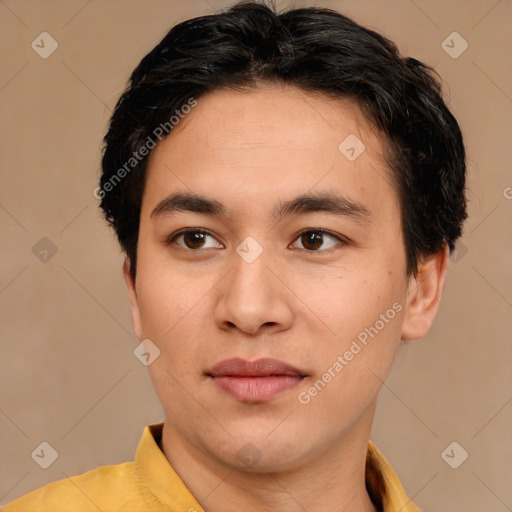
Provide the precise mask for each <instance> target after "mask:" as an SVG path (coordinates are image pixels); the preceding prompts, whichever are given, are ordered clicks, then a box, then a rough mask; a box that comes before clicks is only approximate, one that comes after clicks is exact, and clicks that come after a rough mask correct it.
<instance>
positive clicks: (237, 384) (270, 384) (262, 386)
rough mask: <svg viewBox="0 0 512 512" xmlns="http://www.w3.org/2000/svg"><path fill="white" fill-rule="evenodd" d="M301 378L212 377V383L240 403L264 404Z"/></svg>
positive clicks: (280, 376) (283, 376)
mask: <svg viewBox="0 0 512 512" xmlns="http://www.w3.org/2000/svg"><path fill="white" fill-rule="evenodd" d="M302 380H303V379H302V377H299V376H296V377H293V376H290V375H272V376H270V377H213V381H214V382H215V383H216V384H217V385H218V386H219V387H220V388H221V389H222V390H223V391H226V392H227V393H229V394H230V395H231V396H233V397H234V398H236V399H237V400H240V401H242V402H264V401H266V400H269V399H270V398H272V397H273V396H275V395H277V394H278V393H282V392H283V391H286V390H288V389H292V388H294V387H295V386H297V385H298V384H299V383H300V382H302Z"/></svg>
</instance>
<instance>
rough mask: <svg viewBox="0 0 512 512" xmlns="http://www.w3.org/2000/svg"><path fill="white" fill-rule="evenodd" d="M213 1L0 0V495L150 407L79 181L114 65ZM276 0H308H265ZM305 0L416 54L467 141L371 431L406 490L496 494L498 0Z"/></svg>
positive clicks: (101, 456)
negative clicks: (421, 325)
mask: <svg viewBox="0 0 512 512" xmlns="http://www.w3.org/2000/svg"><path fill="white" fill-rule="evenodd" d="M232 3H233V2H229V1H217V0H208V1H207V0H194V1H187V2H185V1H181V2H180V1H177V0H167V1H156V0H151V1H142V0H138V1H137V0H122V1H121V0H106V1H100V0H92V1H86V0H79V1H54V0H51V1H50V0H48V1H25V0H20V1H16V0H4V1H0V20H1V21H0V39H1V41H0V43H1V44H0V55H1V62H2V65H1V66H0V108H1V124H0V145H1V149H0V165H1V178H0V180H1V181H0V227H1V237H2V238H1V240H2V243H1V249H0V250H1V267H0V272H1V273H0V308H1V317H0V321H1V324H0V325H1V327H0V332H1V343H2V345H1V349H2V350H1V354H2V357H1V363H0V364H1V371H0V386H1V390H2V394H1V402H0V461H1V470H0V503H2V504H5V503H7V502H9V501H12V500H13V499H15V498H16V497H18V496H20V495H22V494H24V493H26V492H28V491H30V490H33V489H35V488H37V487H40V486H42V485H44V484H46V483H47V482H50V481H53V480H56V479H61V478H65V477H66V476H71V475H74V474H78V473H82V472H84V471H87V470H89V469H92V468H95V467H97V466H99V465H106V464H114V463H118V462H122V461H126V460H131V459H132V458H133V454H134V450H135V447H136V445H137V443H138V441H139V438H140V435H141V433H142V429H143V426H144V425H146V424H148V423H155V422H159V421H161V420H162V413H161V409H160V406H159V403H158V402H157V399H156V397H155V395H154V393H153V391H152V387H151V383H150V381H149V378H148V375H147V370H146V368H145V367H144V366H143V365H142V364H140V363H139V361H138V360H137V359H136V358H135V357H134V355H133V353H132V351H133V349H134V348H135V346H136V345H137V340H136V338H135V336H134V334H133V333H132V326H131V319H130V315H129V308H128V301H127V294H126V291H125V288H124V282H123V281H122V276H121V263H122V255H121V253H120V250H119V248H118V246H117V243H116V241H115V239H114V236H113V233H111V232H110V231H109V230H108V228H107V227H106V225H105V224H104V223H103V222H102V220H101V217H100V212H99V209H98V208H97V205H98V201H97V200H96V199H95V198H94V197H93V194H92V191H93V189H94V188H95V187H96V181H97V178H98V176H99V159H100V148H101V139H102V137H103V135H104V132H105V129H106V123H107V120H108V118H109V116H110V113H111V110H112V107H113V106H114V104H115V101H116V100H117V98H118V96H119V94H120V93H121V92H122V89H123V87H124V85H125V83H126V80H127V78H128V75H129V73H130V72H131V70H132V69H133V67H134V66H135V65H136V64H137V63H138V61H139V60H140V58H142V57H143V56H144V55H145V54H146V53H147V52H148V51H149V50H150V49H151V48H152V47H153V46H154V45H155V44H156V43H157V42H158V41H160V39H161V38H162V37H163V36H164V35H165V33H166V32H167V30H168V29H169V28H170V27H171V26H172V25H174V24H175V23H177V22H179V21H182V20H184V19H186V18H189V17H193V16H198V15H204V14H209V13H212V12H214V11H215V10H216V9H219V8H221V7H224V6H228V5H231V4H232ZM291 5H295V6H306V5H313V3H312V2H306V1H304V2H302V1H297V2H295V3H292V2H286V1H282V2H278V6H279V7H286V6H291ZM314 5H317V6H325V7H331V8H334V9H337V10H339V11H340V12H342V13H345V14H347V15H349V16H352V17H354V19H355V20H356V21H358V22H360V23H362V24H364V25H367V26H369V27H372V28H375V29H376V30H378V31H381V32H382V33H384V34H385V35H387V36H388V37H390V38H391V39H393V40H394V41H396V42H397V44H398V45H399V47H400V49H401V51H402V53H404V54H408V55H412V56H414V57H416V58H418V59H420V60H424V61H426V62H427V63H429V64H432V65H434V66H435V67H436V69H437V70H438V71H439V73H440V74H441V76H442V77H443V78H444V81H445V88H446V94H447V99H448V102H449V105H450V106H451V108H452V109H453V112H454V113H455V115H456V117H457V118H458V120H459V122H460V124H461V126H462V129H463V133H464V135H465V139H466V142H467V150H468V156H469V185H470V189H471V192H470V197H469V199H470V205H469V208H470V216H471V217H470V219H469V221H468V223H467V224H466V228H465V233H464V237H463V239H462V244H461V245H460V249H459V253H458V257H457V258H455V259H454V262H453V264H452V268H451V273H450V275H449V278H448V282H447V285H446V288H445V296H444V303H443V305H442V308H441V311H440V313H439V315H438V318H437V320H436V322H435V325H434V327H433V329H432V331H431V332H430V334H429V335H428V336H427V337H426V338H425V339H424V340H421V341H418V342H414V343H412V344H411V345H410V346H409V347H408V348H407V350H406V351H405V353H404V354H403V355H402V356H401V357H399V358H398V360H397V364H396V365H395V368H394V370H393V373H392V374H391V375H390V377H389V379H388V381H387V382H386V384H385V386H384V388H383V390H382V392H381V396H380V405H379V408H378V411H377V415H376V418H375V423H374V429H373V433H372V439H373V441H374V442H375V443H376V444H377V446H379V448H380V449H381V450H382V451H383V452H384V454H385V455H386V456H387V458H388V459H389V460H390V462H391V464H392V465H393V467H394V468H395V470H396V472H397V473H398V475H399V477H400V478H401V480H402V483H403V485H404V487H405V489H406V491H407V493H408V495H409V496H410V497H411V498H412V499H413V500H414V501H415V502H416V503H417V504H418V505H419V506H420V507H421V508H422V509H423V510H425V511H429V510H432V511H434V510H435V511H436V512H445V511H446V512H448V511H450V512H453V511H454V510H457V511H459V510H464V511H465V512H473V511H474V512H477V511H478V512H481V511H483V510H485V511H491V510H493V511H497V512H501V511H506V510H512V477H511V472H510V469H509V466H510V464H511V463H512V436H511V430H512V429H511V426H512V403H511V400H512V375H511V373H512V372H511V371H510V363H511V360H512V357H511V352H512V344H511V343H510V341H511V334H510V333H511V331H512V314H511V313H512V286H511V284H512V279H511V273H512V271H511V265H510V261H511V254H512V251H511V249H512V248H511V245H512V237H511V232H512V231H511V227H512V226H511V224H512V222H511V219H512V199H511V198H512V189H511V188H510V187H512V175H511V172H510V162H511V161H512V150H511V146H512V144H511V142H510V133H511V124H512V123H511V119H512V116H511V114H512V72H511V71H512V64H511V63H512V59H510V48H511V43H512V36H511V31H510V27H511V25H512V2H510V0H500V1H496V0H479V1H476V0H472V1H463V0H458V1H450V2H446V1H445V0H434V1H426V0H414V1H412V0H393V1H372V0H361V1H357V2H356V1H352V2H345V1H341V0H340V1H335V0H332V1H317V2H314ZM43 31H46V32H49V33H50V34H51V36H52V37H53V38H55V40H56V41H57V42H58V44H59V47H58V49H57V51H55V53H53V54H52V55H51V56H50V57H49V58H48V59H43V58H41V57H40V56H39V55H38V54H37V53H36V52H35V51H34V50H33V49H32V48H31V43H32V41H33V40H34V39H36V37H37V36H38V35H39V34H40V33H41V32H43ZM453 31H457V32H458V33H460V34H461V36H462V37H463V38H464V39H465V40H466V41H467V42H468V43H469V47H468V49H467V50H466V51H465V52H464V53H463V54H462V55H461V56H460V57H458V58H457V59H453V58H452V57H450V56H449V55H448V54H447V53H446V52H445V51H444V50H443V48H442V47H441V43H442V41H443V40H444V39H445V38H446V37H447V36H448V35H449V34H451V33H452V32H453ZM507 187H508V188H507ZM507 196H508V199H507ZM43 237H47V238H48V239H50V240H51V242H52V243H53V244H54V245H55V246H56V248H57V252H56V254H55V255H53V256H52V257H51V258H50V259H49V260H48V261H47V262H46V263H44V262H42V261H40V260H39V259H38V258H37V257H36V255H35V254H34V253H33V252H32V248H33V246H34V245H35V244H36V243H37V242H38V241H39V240H40V239H41V238H43ZM42 243H43V244H44V243H45V242H42ZM49 256H51V253H49ZM43 441H46V442H49V443H50V444H51V445H52V446H53V447H54V448H55V449H56V450H57V452H58V454H59V457H58V459H57V461H56V462H55V463H54V464H53V465H52V466H50V467H49V468H48V469H46V470H44V469H42V468H40V467H39V466H38V465H37V464H36V463H35V462H34V460H33V459H32V458H31V453H32V452H33V450H34V449H35V448H36V447H37V446H38V445H39V444H40V443H41V442H43ZM452 441H457V442H458V443H459V444H460V445H461V446H462V447H463V448H464V449H465V450H467V452H468V453H469V457H468V459H467V460H466V461H465V462H464V463H463V464H462V465H461V466H460V467H459V468H458V469H452V468H450V467H449V466H448V465H447V464H446V463H445V461H444V460H443V459H442V458H441V452H442V451H443V450H444V449H445V448H446V447H447V446H448V445H449V444H450V443H451V442H452ZM311 512H313V511H311Z"/></svg>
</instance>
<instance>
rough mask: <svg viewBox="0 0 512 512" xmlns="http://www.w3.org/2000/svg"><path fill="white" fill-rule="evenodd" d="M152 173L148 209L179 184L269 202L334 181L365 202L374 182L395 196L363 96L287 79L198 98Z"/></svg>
mask: <svg viewBox="0 0 512 512" xmlns="http://www.w3.org/2000/svg"><path fill="white" fill-rule="evenodd" d="M354 156H355V157H356V158H354ZM147 173H148V176H147V180H146V191H145V193H144V201H143V211H144V210H147V209H148V208H149V206H152V207H153V208H154V206H155V204H156V203H158V202H159V201H161V200H162V199H163V197H164V196H165V194H169V193H171V192H174V191H176V190H179V191H184V192H194V193H198V194H203V195H209V196H212V191H215V194H213V195H216V196H218V197H219V198H220V196H222V197H228V196H229V202H231V204H235V203H236V202H237V201H239V204H240V206H244V204H243V203H244V201H246V200H247V198H248V197H251V199H253V200H254V201H259V202H260V203H261V204H268V205H269V207H270V205H271V206H272V207H274V206H275V204H274V203H275V201H272V202H271V203H270V202H269V201H270V197H271V196H273V197H274V198H275V197H277V196H279V197H280V198H282V199H284V200H285V199H287V198H288V197H291V196H292V195H293V196H297V195H300V194H304V193H306V192H308V191H314V192H317V191H318V192H320V191H322V192H328V191H331V190H333V189H335V188H338V189H339V190H340V191H341V192H343V193H348V192H350V195H351V196H352V197H353V199H354V201H358V202H361V203H362V202H363V201H359V200H360V199H363V198H364V197H365V196H367V199H368V197H370V196H371V195H372V194H371V193H370V192H371V190H370V189H372V190H373V195H374V196H375V193H377V192H378V191H379V188H380V195H382V194H384V193H388V195H392V196H394V190H393V186H392V180H391V179H390V173H389V169H388V167H387V165H386V162H385V159H384V147H383V144H382V142H381V140H380V138H379V135H378V134H377V133H376V132H375V131H374V130H373V129H372V128H371V126H370V124H369V123H368V121H367V119H366V117H365V116H364V114H363V113H362V111H361V110H360V108H359V107H358V106H357V104H356V103H355V102H354V101H351V100H348V99H339V100H338V99H332V98H327V97H325V96H323V95H319V94H312V93H309V92H305V91H303V90H301V89H298V88H295V87H289V86H283V85H265V86H262V87H260V88H258V89H255V90H247V91H243V92H240V91H232V90H227V89H223V90H217V91H214V92H210V93H208V94H206V95H204V96H202V97H200V98H198V99H197V106H195V107H194V108H193V109H192V110H191V111H190V113H188V114H186V115H184V116H183V118H182V119H181V120H180V122H179V123H178V124H177V125H176V126H175V127H174V128H173V130H172V132H171V133H170V135H169V136H168V137H167V138H166V139H164V140H163V141H162V142H160V143H159V144H158V145H157V147H156V148H155V149H154V150H153V151H152V153H151V155H150V158H149V162H148V169H147ZM341 189H343V190H341ZM233 192H237V193H238V197H237V196H236V195H233ZM393 199H394V200H396V197H395V196H394V197H393ZM144 203H151V205H148V204H146V205H144ZM146 213H148V212H146Z"/></svg>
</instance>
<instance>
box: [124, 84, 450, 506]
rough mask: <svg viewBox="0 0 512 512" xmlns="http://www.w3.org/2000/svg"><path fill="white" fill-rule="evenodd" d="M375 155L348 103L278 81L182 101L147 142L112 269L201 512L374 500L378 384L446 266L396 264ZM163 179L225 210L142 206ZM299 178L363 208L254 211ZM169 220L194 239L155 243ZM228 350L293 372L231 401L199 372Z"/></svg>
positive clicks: (380, 151)
mask: <svg viewBox="0 0 512 512" xmlns="http://www.w3.org/2000/svg"><path fill="white" fill-rule="evenodd" d="M349 134H355V135H356V136H357V137H358V138H359V139H360V140H362V141H363V142H364V144H365V146H366V150H365V151H364V152H363V153H362V154H361V155H360V156H359V157H358V158H357V159H356V160H355V161H353V162H351V161H349V160H348V159H347V158H346V157H345V156H344V155H343V154H342V153H341V152H340V150H339V149H338V146H339V144H340V142H341V141H343V140H344V139H345V137H347V135H349ZM383 155H384V147H383V144H382V141H381V140H380V138H379V136H378V134H377V133H375V132H374V131H373V130H372V129H371V126H370V124H369V123H368V122H367V120H366V119H365V117H364V116H363V114H362V112H361V111H360V109H359V108H358V107H357V106H356V105H355V104H354V103H353V102H349V101H348V100H333V99H328V98H325V97H322V96H320V95H313V94H312V93H310V92H304V91H302V90H299V89H297V88H294V87H284V86H282V85H263V86H260V87H259V88H258V89H257V90H250V91H248V92H234V91H228V90H221V91H215V92H213V93H209V94H207V95H205V96H203V97H201V98H199V99H198V104H197V106H196V107H195V108H194V109H193V110H192V111H191V112H190V113H189V114H188V115H187V116H186V117H185V118H184V119H183V120H182V121H180V123H179V125H177V126H176V127H175V128H174V129H173V132H172V133H171V135H170V136H169V137H167V138H166V139H165V140H163V141H162V142H161V143H159V144H158V145H157V147H156V148H155V149H154V150H153V151H152V153H151V155H150V160H149V163H148V175H147V181H146V187H145V190H144V194H143V201H142V209H141V220H140V230H139V242H138V262H137V275H136V279H135V281H134V280H133V279H132V278H131V276H130V272H129V269H130V261H129V259H126V261H125V265H124V277H125V280H126V283H127V286H128V290H129V295H130V301H131V308H132V316H133V322H134V327H135V331H136V334H137V337H138V338H139V340H143V339H150V340H151V341H152V342H153V343H154V344H155V345H157V346H158V347H159V349H160V351H161V353H160V356H159V357H158V358H157V359H156V360H155V361H154V362H153V363H152V364H151V365H150V366H149V371H150V375H151V379H152V382H153V384H154V387H155V390H156V393H157V395H158V397H159V400H160V402H161V403H162V406H163V409H164V412H165V421H164V429H163V438H162V446H161V447H162V450H163V451H164V453H165V455H166V457H167V458H168V460H169V461H170V462H171V464H172V465H173V467H174V468H175V469H176V471H177V472H178V474H179V475H180V476H181V478H182V479H183V481H184V482H185V484H186V485H187V487H188V488H189V489H190V490H191V492H192V493H193V494H194V496H195V497H196V498H197V500H198V501H199V503H200V504H201V506H202V507H203V508H204V510H206V511H208V512H221V511H222V512H231V511H235V510H237V511H238V510H240V506H243V507H244V510H246V511H254V512H256V511H258V512H261V511H271V510H272V511H274V510H276V508H277V509H279V510H281V511H283V512H295V511H299V510H300V511H303V510H304V509H306V510H314V511H315V512H323V511H327V510H329V511H331V510H333V505H332V504H333V503H336V504H337V505H336V510H343V511H345V510H346V511H348V510H350V511H374V510H375V508H374V506H373V504H372V503H371V500H370V499H369V496H368V494H367V491H366V488H365V478H364V469H365V455H366V450H367V445H368V439H369V437H370V431H371V426H372V421H373V417H374V413H375V406H376V400H377V395H378V393H379V391H380V389H381V387H382V384H383V381H384V380H385V379H386V376H387V375H388V373H389V371H390V367H391V365H392V362H393V359H394V356H395V354H396V352H397V349H398V347H399V344H400V339H404V340H413V339H418V338H421V337H422V336H424V335H425V334H427V332H428V331H429V329H430V327H431V324H432V322H433V320H434V318H435V316H436V314H437V311H438V307H439V301H440V298H441V293H442V287H443V283H444V281H445V277H446V273H447V270H448V263H449V253H448V250H447V249H445V250H444V251H442V252H440V253H439V254H436V255H434V256H432V257H430V258H426V259H424V261H422V262H420V267H419V273H418V275H417V276H416V277H415V276H407V275H406V271H405V269H406V259H405V248H404V243H403V237H402V230H401V220H400V207H399V203H398V196H397V194H396V191H395V188H394V185H393V181H392V179H390V172H389V169H388V168H387V166H386V163H385V160H384V156H383ZM180 191H181V192H193V193H196V194H201V195H205V196H207V197H208V198H211V199H215V200H217V201H220V202H221V203H223V204H224V206H225V207H226V208H227V211H228V214H229V215H228V217H226V218H222V219H221V218H218V217H215V216H211V215H206V214H203V213H196V212H190V211H179V212H173V213H167V214H163V215H153V216H151V212H152V211H153V209H154V208H155V206H156V205H157V204H159V203H160V202H161V201H162V200H163V199H165V198H166V197H167V196H168V195H169V194H171V193H174V192H180ZM312 192H335V193H339V194H344V195H345V196H346V197H348V198H350V199H351V200H353V201H357V202H358V203H361V204H362V205H364V207H365V208H366V209H367V210H368V212H369V217H367V218H366V220H361V219H359V218H358V217H357V216H354V215H345V216H336V215H333V214H331V213H326V212H312V213H307V214H303V215H295V216H290V217H287V218H284V219H282V220H280V221H276V219H275V218H273V217H272V216H271V212H272V210H273V208H274V207H275V205H276V204H278V203H279V202H280V201H286V200H289V199H291V198H294V197H296V196H298V195H300V194H306V193H312ZM183 228H190V229H194V228H203V229H206V230H208V231H209V233H210V235H209V236H207V237H206V238H205V239H204V241H203V242H202V244H203V245H201V243H199V244H197V243H196V245H194V243H193V242H194V239H193V238H192V239H191V238H190V237H189V238H188V239H187V237H186V236H185V237H184V236H181V237H178V238H177V239H174V241H173V242H171V243H170V244H166V240H168V239H169V237H170V236H171V235H173V234H174V233H176V232H177V231H178V230H181V229H183ZM304 229H312V230H313V231H314V233H317V232H318V229H322V230H325V231H328V234H324V237H323V243H320V244H318V245H319V247H320V248H319V249H317V250H316V251H314V250H313V249H312V247H314V245H313V244H312V243H311V242H309V243H308V240H307V239H306V240H304V239H303V238H302V239H301V237H300V232H301V231H302V230H304ZM331 234H333V235H336V236H340V237H345V238H346V239H348V243H346V244H343V243H342V242H341V241H340V240H338V239H336V238H333V237H332V236H331ZM248 236H251V237H253V238H254V239H255V240H256V241H257V242H258V243H259V245H260V246H261V248H262V250H263V252H262V253H261V254H260V256H259V257H258V258H257V259H256V260H255V261H254V262H252V263H247V262H246V261H244V259H242V257H240V256H239V254H238V253H237V252H236V248H237V247H238V246H239V245H240V243H241V242H242V241H243V240H244V239H245V238H246V237H248ZM187 244H188V245H187ZM194 247H199V249H195V248H194ZM201 247H204V248H203V249H201ZM394 303H398V304H399V305H401V306H402V309H401V311H400V312H398V313H397V314H396V316H394V318H393V319H392V320H390V321H389V322H388V323H386V324H385V327H384V328H383V329H381V330H380V331H379V333H378V335H376V336H375V337H374V338H373V339H370V340H369V341H368V344H367V345H366V346H365V347H364V348H363V349H362V350H361V351H360V352H359V353H358V354H357V355H356V356H354V358H353V359H352V360H351V361H349V362H348V364H347V365H346V366H344V367H343V370H342V371H340V372H339V373H338V374H337V375H336V377H334V378H332V380H331V382H329V383H328V384H327V385H326V386H325V388H324V389H323V390H322V391H321V392H319V393H318V394H317V395H316V396H314V397H312V398H311V400H310V401H309V403H307V404H306V405H304V404H302V403H300V402H299V401H298V398H297V397H298V394H299V393H300V392H301V391H302V392H303V391H307V390H308V389H309V388H310V387H311V386H312V385H313V384H314V383H315V382H316V381H317V380H318V379H319V378H321V377H322V375H323V374H324V373H325V372H326V371H327V370H328V368H330V367H332V366H333V363H334V362H335V361H336V360H337V357H338V355H340V354H341V355H342V354H344V353H345V352H346V351H347V350H348V349H349V348H350V345H351V342H352V340H354V339H355V338H356V336H357V335H358V334H359V333H361V332H362V331H364V329H365V328H367V327H369V326H373V325H375V322H376V320H378V319H379V317H380V315H381V314H383V313H385V312H386V311H387V310H388V309H389V308H391V307H392V305H393V304H394ZM231 357H241V358H244V359H247V360H251V361H252V360H255V359H258V358H260V357H272V358H276V359H280V360H282V361H285V362H287V363H289V364H291V365H293V366H294V367H296V368H298V369H300V370H302V371H304V372H305V373H307V374H308V377H306V378H305V379H304V380H303V381H302V382H301V383H300V384H299V385H298V386H297V387H295V388H294V389H292V390H287V391H285V392H283V393H281V394H279V395H277V396H275V397H274V398H273V399H271V400H270V401H267V402H262V403H248V402H241V401H238V400H236V399H234V398H233V397H232V396H230V395H228V394H226V393H225V392H223V391H221V390H220V389H219V388H218V386H217V385H216V384H215V383H214V382H213V381H212V380H211V379H210V378H209V377H207V376H205V374H204V373H205V371H207V370H208V369H209V368H211V367H212V366H214V365H215V364H217V363H218V362H220V361H223V360H224V359H228V358H231ZM247 443H252V445H254V446H255V447H256V449H257V453H258V454H259V457H260V458H259V460H258V461H257V463H256V464H254V465H251V466H248V465H247V463H246V462H244V461H242V460H240V458H239V457H238V456H237V454H239V452H240V451H241V450H242V451H241V453H245V452H244V450H247V447H246V445H247ZM244 446H245V448H244Z"/></svg>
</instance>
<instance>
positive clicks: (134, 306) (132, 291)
mask: <svg viewBox="0 0 512 512" xmlns="http://www.w3.org/2000/svg"><path fill="white" fill-rule="evenodd" d="M130 268H131V261H130V258H129V257H128V256H126V258H125V260H124V263H123V277H124V281H125V283H126V287H127V289H128V297H129V299H130V308H131V311H132V322H133V328H134V330H135V335H136V336H137V338H138V339H139V340H143V339H144V336H143V332H142V324H141V321H140V311H139V304H138V302H137V290H136V287H135V280H134V278H133V277H132V275H131V272H130Z"/></svg>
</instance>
